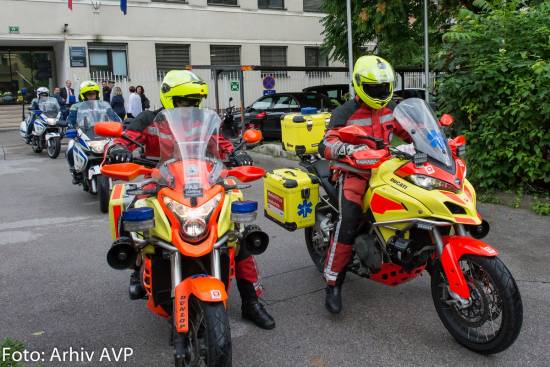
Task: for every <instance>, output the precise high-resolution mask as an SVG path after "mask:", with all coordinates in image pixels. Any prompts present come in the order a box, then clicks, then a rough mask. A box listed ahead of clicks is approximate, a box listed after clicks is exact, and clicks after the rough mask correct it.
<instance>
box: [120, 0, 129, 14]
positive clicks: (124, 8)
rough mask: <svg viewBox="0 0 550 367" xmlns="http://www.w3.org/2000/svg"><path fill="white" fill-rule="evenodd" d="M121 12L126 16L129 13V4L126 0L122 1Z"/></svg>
mask: <svg viewBox="0 0 550 367" xmlns="http://www.w3.org/2000/svg"><path fill="white" fill-rule="evenodd" d="M120 10H122V12H123V13H124V15H126V12H127V11H128V4H127V1H126V0H120Z"/></svg>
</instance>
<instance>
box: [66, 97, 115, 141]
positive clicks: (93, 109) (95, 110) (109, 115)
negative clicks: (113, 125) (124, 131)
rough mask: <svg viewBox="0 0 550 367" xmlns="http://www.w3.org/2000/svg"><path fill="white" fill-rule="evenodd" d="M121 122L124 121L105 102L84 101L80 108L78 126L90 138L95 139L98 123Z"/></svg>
mask: <svg viewBox="0 0 550 367" xmlns="http://www.w3.org/2000/svg"><path fill="white" fill-rule="evenodd" d="M106 121H112V122H120V123H122V120H121V119H120V117H119V116H118V115H117V114H116V113H115V111H113V109H112V108H111V105H110V104H109V103H107V102H105V101H84V102H81V103H80V105H79V106H78V110H77V114H76V126H77V127H78V128H79V129H81V130H82V131H83V132H84V133H85V134H86V135H87V136H88V137H89V138H95V137H96V136H95V134H94V126H95V124H96V123H98V122H106Z"/></svg>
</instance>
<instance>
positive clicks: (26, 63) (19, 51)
mask: <svg viewBox="0 0 550 367" xmlns="http://www.w3.org/2000/svg"><path fill="white" fill-rule="evenodd" d="M53 84H54V53H53V48H51V47H3V46H0V103H1V104H11V103H16V100H17V95H18V92H19V91H21V89H22V88H26V89H27V94H26V96H25V99H27V100H28V101H27V102H29V101H30V100H32V98H33V97H34V95H35V91H36V89H37V88H38V87H42V86H44V87H48V88H49V89H50V90H52V88H53V86H54V85H53ZM10 97H13V98H10Z"/></svg>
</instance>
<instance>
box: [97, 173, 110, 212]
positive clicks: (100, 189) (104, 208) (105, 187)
mask: <svg viewBox="0 0 550 367" xmlns="http://www.w3.org/2000/svg"><path fill="white" fill-rule="evenodd" d="M110 194H111V192H110V185H109V177H107V176H103V175H99V176H97V195H98V197H99V210H101V212H102V213H107V212H109V198H110Z"/></svg>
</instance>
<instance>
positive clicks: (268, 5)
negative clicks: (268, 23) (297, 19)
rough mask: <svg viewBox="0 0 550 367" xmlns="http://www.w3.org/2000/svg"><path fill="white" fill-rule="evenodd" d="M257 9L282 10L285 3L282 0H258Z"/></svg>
mask: <svg viewBox="0 0 550 367" xmlns="http://www.w3.org/2000/svg"><path fill="white" fill-rule="evenodd" d="M258 8H260V9H280V10H284V8H285V1H284V0H258Z"/></svg>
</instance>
